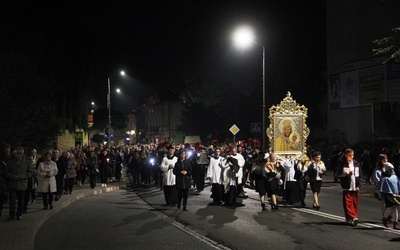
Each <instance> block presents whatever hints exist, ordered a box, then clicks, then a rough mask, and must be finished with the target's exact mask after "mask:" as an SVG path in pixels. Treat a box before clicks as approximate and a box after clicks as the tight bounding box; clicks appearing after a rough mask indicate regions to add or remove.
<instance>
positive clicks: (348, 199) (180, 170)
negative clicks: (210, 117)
mask: <svg viewBox="0 0 400 250" xmlns="http://www.w3.org/2000/svg"><path fill="white" fill-rule="evenodd" d="M395 152H397V151H395ZM2 153H3V154H2V155H1V168H0V193H1V195H2V196H3V198H2V199H0V200H1V203H0V215H1V211H2V208H3V202H4V201H8V202H9V207H10V211H9V217H8V218H7V220H20V219H22V217H21V216H22V214H23V213H27V211H28V205H29V204H30V203H34V202H35V200H36V196H37V195H40V196H41V197H42V200H43V209H44V210H47V209H52V208H53V200H54V201H57V200H58V199H60V198H61V197H62V196H63V195H68V194H72V193H73V190H74V186H75V185H78V186H80V185H87V184H89V185H90V187H91V188H95V187H96V184H97V183H101V186H102V187H107V184H108V182H109V181H120V180H121V171H122V167H126V173H127V175H128V177H129V180H130V182H131V185H134V186H139V187H140V186H148V185H154V186H156V187H158V188H160V191H161V190H162V191H163V193H164V199H165V205H167V206H176V207H177V208H178V209H181V208H182V209H183V211H188V202H189V201H188V198H189V195H188V194H189V190H190V189H193V190H195V191H196V192H199V193H200V192H202V191H203V190H204V186H205V185H204V183H205V181H206V180H209V183H210V185H211V193H212V194H211V199H212V205H216V206H227V207H229V208H233V209H234V208H236V206H237V205H238V203H237V198H238V197H241V198H247V195H246V192H245V190H244V187H245V186H247V187H249V188H254V189H255V191H256V192H258V194H259V199H260V204H261V209H262V210H271V211H276V210H278V208H279V206H278V198H279V197H282V199H281V201H280V203H283V202H284V203H285V205H286V206H293V205H295V204H296V203H298V204H299V205H300V206H302V207H307V205H306V203H305V197H306V192H307V189H308V188H309V189H311V192H312V197H313V204H312V206H311V205H310V207H309V208H312V209H315V210H320V208H321V204H320V202H319V194H320V192H321V188H322V181H323V177H324V174H325V173H326V172H327V169H328V168H327V166H326V165H325V163H324V162H323V161H322V154H321V152H319V151H316V150H312V149H310V150H309V152H308V154H307V155H303V157H302V158H301V159H294V158H283V157H282V156H279V157H278V156H277V155H274V154H269V153H265V152H261V150H260V148H259V147H257V146H254V145H246V144H240V143H239V144H235V145H233V144H231V145H210V146H208V147H205V146H203V145H201V144H196V145H189V144H186V145H184V144H175V145H173V144H169V143H161V144H158V145H156V144H143V145H126V146H122V147H118V148H111V149H108V148H104V147H101V146H100V147H93V146H88V147H77V148H74V149H71V150H68V151H65V152H63V151H61V150H51V151H45V152H44V153H43V156H40V155H38V154H37V152H36V150H35V149H32V150H30V151H29V152H28V153H26V152H25V151H24V149H23V148H22V147H15V148H14V150H13V151H12V150H11V146H10V145H6V147H4V149H3V151H2ZM367 153H368V151H365V152H364V153H363V154H362V155H361V156H360V157H359V159H360V161H357V160H355V159H354V151H353V150H352V149H350V148H347V149H340V150H338V149H336V148H335V150H334V152H333V154H332V156H331V157H330V159H329V166H330V167H331V169H332V170H333V171H334V181H337V182H340V185H341V187H342V189H343V208H344V215H345V218H346V221H347V222H348V223H349V224H351V225H352V226H356V225H357V223H358V220H359V219H358V197H359V190H360V188H361V184H362V182H363V180H365V182H366V183H368V184H374V185H375V197H376V198H377V199H379V200H380V202H381V208H382V222H383V225H384V226H385V227H389V224H390V223H393V228H394V229H399V227H398V224H397V221H398V211H397V207H398V205H399V204H400V195H399V190H400V181H399V178H398V176H397V175H396V173H398V172H399V171H398V169H399V162H397V161H398V160H397V161H396V154H393V156H391V158H392V162H389V157H388V155H387V154H384V153H382V154H380V155H379V156H378V158H377V159H376V163H374V158H373V157H372V155H371V154H370V153H368V154H367ZM399 159H400V158H399ZM374 165H375V167H373V166H374ZM371 168H373V169H372V170H371ZM363 172H367V175H366V176H363V175H362V173H363ZM363 178H364V179H363ZM268 201H269V202H268ZM16 202H18V204H17V203H16ZM268 205H269V207H270V209H268Z"/></svg>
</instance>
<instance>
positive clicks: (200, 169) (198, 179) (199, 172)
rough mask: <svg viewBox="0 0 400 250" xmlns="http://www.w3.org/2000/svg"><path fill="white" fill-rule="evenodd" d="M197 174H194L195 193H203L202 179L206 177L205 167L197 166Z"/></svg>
mask: <svg viewBox="0 0 400 250" xmlns="http://www.w3.org/2000/svg"><path fill="white" fill-rule="evenodd" d="M196 170H197V173H196V185H197V186H196V187H197V191H203V190H204V178H205V175H206V165H203V164H199V165H197V167H196Z"/></svg>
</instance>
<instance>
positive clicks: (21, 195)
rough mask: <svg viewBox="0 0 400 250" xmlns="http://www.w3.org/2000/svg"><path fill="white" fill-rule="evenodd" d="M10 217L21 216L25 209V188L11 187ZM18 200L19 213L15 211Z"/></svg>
mask: <svg viewBox="0 0 400 250" xmlns="http://www.w3.org/2000/svg"><path fill="white" fill-rule="evenodd" d="M9 194H10V217H14V216H21V215H22V211H23V209H24V201H25V190H15V189H10V190H9ZM17 200H18V207H17V213H15V209H16V202H17Z"/></svg>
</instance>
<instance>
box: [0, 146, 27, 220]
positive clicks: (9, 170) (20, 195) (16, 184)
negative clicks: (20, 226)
mask: <svg viewBox="0 0 400 250" xmlns="http://www.w3.org/2000/svg"><path fill="white" fill-rule="evenodd" d="M14 155H15V159H12V160H10V161H8V162H7V167H6V170H5V175H6V178H7V179H8V188H9V194H10V217H8V219H7V220H8V221H11V220H14V219H17V220H21V219H22V217H21V215H22V212H23V207H24V199H25V190H26V189H27V187H28V179H29V178H31V177H32V176H33V170H32V165H31V164H30V162H29V161H28V160H27V159H26V158H25V156H24V149H23V148H22V147H16V148H15V150H14ZM17 199H18V208H17V213H15V205H16V204H15V203H16V200H17Z"/></svg>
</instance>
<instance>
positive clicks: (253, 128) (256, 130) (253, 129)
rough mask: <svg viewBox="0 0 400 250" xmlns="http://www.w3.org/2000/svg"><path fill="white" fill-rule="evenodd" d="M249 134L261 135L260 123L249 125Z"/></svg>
mask: <svg viewBox="0 0 400 250" xmlns="http://www.w3.org/2000/svg"><path fill="white" fill-rule="evenodd" d="M250 129H251V133H261V123H259V122H256V123H251V124H250Z"/></svg>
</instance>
